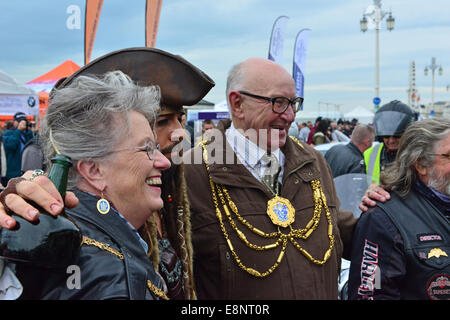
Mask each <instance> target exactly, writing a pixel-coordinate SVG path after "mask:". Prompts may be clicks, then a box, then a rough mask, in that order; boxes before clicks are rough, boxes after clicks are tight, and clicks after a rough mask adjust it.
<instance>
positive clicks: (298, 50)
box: [292, 29, 311, 98]
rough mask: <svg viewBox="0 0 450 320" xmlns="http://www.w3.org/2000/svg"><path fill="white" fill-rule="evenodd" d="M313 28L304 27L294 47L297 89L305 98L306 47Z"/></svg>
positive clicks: (293, 73) (299, 94)
mask: <svg viewBox="0 0 450 320" xmlns="http://www.w3.org/2000/svg"><path fill="white" fill-rule="evenodd" d="M310 33H311V29H302V30H300V31H299V33H298V34H297V38H296V39H295V48H294V63H293V64H294V67H293V71H292V76H293V77H294V80H295V90H296V92H297V97H302V98H304V97H305V96H304V93H303V88H304V86H305V77H304V74H305V59H306V48H307V47H308V41H309V34H310Z"/></svg>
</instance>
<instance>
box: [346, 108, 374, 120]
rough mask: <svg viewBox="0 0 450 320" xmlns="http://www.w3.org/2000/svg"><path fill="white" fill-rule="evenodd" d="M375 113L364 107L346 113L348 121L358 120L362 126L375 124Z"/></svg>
mask: <svg viewBox="0 0 450 320" xmlns="http://www.w3.org/2000/svg"><path fill="white" fill-rule="evenodd" d="M373 116H374V113H373V112H372V111H370V110H368V109H366V108H364V107H361V106H358V107H356V108H355V109H353V110H352V111H350V112H347V113H344V118H345V119H346V120H352V119H353V118H355V119H358V121H359V123H361V124H369V123H372V122H373Z"/></svg>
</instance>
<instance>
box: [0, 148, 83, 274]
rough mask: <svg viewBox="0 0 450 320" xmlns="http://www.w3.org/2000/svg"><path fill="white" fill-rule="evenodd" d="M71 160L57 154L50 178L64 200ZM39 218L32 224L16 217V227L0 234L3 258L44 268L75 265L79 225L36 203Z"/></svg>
mask: <svg viewBox="0 0 450 320" xmlns="http://www.w3.org/2000/svg"><path fill="white" fill-rule="evenodd" d="M71 166H72V162H71V160H70V158H68V157H66V156H64V155H61V154H57V155H56V156H55V157H54V158H53V159H52V167H51V170H50V173H49V176H48V177H49V179H50V180H51V181H52V182H53V184H54V185H55V187H56V188H57V189H58V191H59V193H60V194H61V196H62V197H63V199H64V196H65V194H66V188H67V179H68V174H69V168H70V167H71ZM29 203H30V204H31V205H32V206H33V207H35V208H36V209H38V210H39V213H40V215H39V219H38V220H37V221H35V222H30V221H27V220H25V219H24V218H22V217H20V216H18V215H15V214H13V215H12V217H13V218H14V219H15V220H16V226H15V228H14V229H12V230H8V229H2V230H1V232H0V256H1V257H3V258H5V259H8V260H11V261H12V262H23V263H28V264H32V265H35V266H38V267H44V268H61V267H66V266H68V265H70V264H71V263H73V261H74V259H75V258H76V256H77V254H78V252H79V250H80V247H81V242H82V234H81V231H80V229H79V228H78V226H77V225H76V224H75V223H74V222H73V221H72V220H70V219H69V218H68V217H67V216H66V214H65V212H63V213H62V214H60V215H58V216H56V217H55V216H52V215H51V214H49V213H47V212H46V211H45V210H43V209H42V208H41V207H39V206H38V205H36V204H35V203H34V202H31V201H30V202H29Z"/></svg>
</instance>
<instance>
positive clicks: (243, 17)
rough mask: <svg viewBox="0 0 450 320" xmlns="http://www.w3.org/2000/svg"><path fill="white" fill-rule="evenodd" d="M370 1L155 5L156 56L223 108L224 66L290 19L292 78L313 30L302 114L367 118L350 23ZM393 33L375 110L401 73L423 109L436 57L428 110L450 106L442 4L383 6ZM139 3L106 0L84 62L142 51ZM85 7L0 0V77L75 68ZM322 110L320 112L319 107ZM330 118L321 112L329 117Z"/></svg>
mask: <svg viewBox="0 0 450 320" xmlns="http://www.w3.org/2000/svg"><path fill="white" fill-rule="evenodd" d="M372 4H373V1H372V0H292V1H291V0H280V1H273V0H163V6H162V10H161V17H160V23H159V30H158V37H157V42H156V48H159V49H162V50H166V51H169V52H171V53H174V54H179V55H181V56H183V57H184V58H185V59H187V60H188V61H190V62H191V63H193V64H194V65H196V66H198V67H199V68H200V69H202V70H203V71H204V72H205V73H207V74H208V75H209V76H210V77H211V78H213V79H214V81H215V82H216V86H215V87H214V88H213V89H212V90H211V92H210V93H209V94H208V95H207V96H206V97H205V99H206V100H208V101H211V102H213V103H219V102H221V101H223V100H224V99H225V93H224V92H225V83H226V76H227V73H228V70H229V69H230V67H231V66H232V65H234V64H235V63H238V62H240V61H243V60H245V59H246V58H249V57H264V58H266V57H267V56H268V48H269V42H270V34H271V31H272V26H273V22H274V21H275V20H276V18H277V17H279V16H280V15H286V16H288V17H289V22H288V25H287V29H286V39H285V45H284V64H283V66H284V67H285V68H286V69H287V70H288V71H289V72H290V73H291V72H292V58H293V50H294V41H295V37H296V35H297V33H298V31H300V30H301V29H303V28H309V29H311V30H312V32H311V36H310V41H309V46H308V51H307V57H306V70H305V103H304V109H305V110H306V111H312V110H317V109H318V108H319V107H320V108H321V109H322V110H324V109H325V108H326V107H325V106H326V105H325V104H323V102H325V103H332V104H340V105H341V110H344V111H346V110H351V109H353V108H355V107H357V106H363V107H365V108H367V109H372V108H373V105H372V99H373V97H374V83H375V30H369V31H368V32H366V33H362V32H361V31H360V27H359V21H360V19H361V18H362V14H363V13H364V12H365V10H366V8H367V7H368V6H369V5H372ZM70 5H75V6H78V7H79V8H80V9H81V15H82V17H81V26H80V29H69V28H68V27H67V25H66V22H67V20H68V18H69V16H70V14H69V13H67V8H68V7H69V6H70ZM382 8H383V9H384V10H385V11H389V10H391V11H392V15H393V17H394V18H395V28H394V30H393V31H392V32H389V31H387V30H386V21H385V20H386V19H384V20H383V22H382V28H383V29H382V30H381V31H380V98H381V101H382V102H381V104H384V103H386V102H389V101H391V100H393V99H399V100H402V101H404V102H406V103H407V102H408V100H407V93H406V90H407V89H408V85H409V68H410V64H411V62H412V61H415V64H416V86H417V89H418V91H419V95H420V96H421V102H422V103H425V104H426V103H430V102H431V83H432V80H431V78H432V77H431V73H429V74H428V76H425V75H424V72H423V70H424V68H425V66H426V65H429V64H431V58H432V57H436V62H437V64H439V65H441V66H442V68H443V70H444V73H443V75H442V76H439V75H438V73H437V72H436V77H435V101H442V100H446V101H449V100H450V91H448V90H447V86H448V85H450V15H449V14H448V13H449V12H450V1H448V0H429V1H426V2H424V1H419V0H382ZM144 14H145V0H128V1H123V0H105V1H104V4H103V10H102V13H101V18H100V22H99V27H98V30H97V36H96V39H95V44H94V49H93V52H92V60H93V59H95V58H97V57H99V56H101V55H103V54H105V53H108V52H110V51H114V50H117V49H122V48H127V47H135V46H144V45H145V38H144V35H145V32H144V23H145V16H144ZM83 28H84V0H39V1H37V0H35V1H29V0H14V1H6V0H1V1H0V46H1V47H0V70H3V71H5V72H6V73H8V74H9V75H10V76H12V77H13V78H15V79H16V80H17V81H18V82H19V83H26V82H28V81H30V80H32V79H34V78H36V77H38V76H40V75H41V74H43V73H45V72H47V71H49V70H50V69H52V68H53V67H55V66H57V65H58V64H60V63H62V62H63V61H65V60H66V59H71V60H73V61H74V62H76V63H77V64H79V65H80V66H81V65H83V60H84V56H83V39H84V31H83ZM319 102H321V103H319ZM331 109H332V107H331V105H330V110H331Z"/></svg>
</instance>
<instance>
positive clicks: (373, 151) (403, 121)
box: [364, 100, 416, 184]
mask: <svg viewBox="0 0 450 320" xmlns="http://www.w3.org/2000/svg"><path fill="white" fill-rule="evenodd" d="M415 118H416V117H415V114H414V111H413V110H412V109H411V108H410V107H408V106H407V105H406V104H404V103H402V102H401V101H398V100H393V101H391V102H389V103H387V104H385V105H383V106H382V107H381V108H380V109H378V111H377V112H376V113H375V119H374V123H375V132H376V139H377V140H378V141H379V142H380V143H379V144H375V145H373V146H372V147H371V148H369V149H367V150H366V151H365V152H364V163H365V165H366V172H367V176H368V177H369V178H370V179H371V181H370V182H371V183H374V184H379V183H380V174H381V172H382V171H383V170H384V168H385V167H386V165H387V164H389V163H391V162H393V161H394V160H395V156H396V155H397V149H398V144H399V141H400V137H401V135H402V134H403V132H404V131H405V130H406V128H407V127H408V126H409V125H410V124H411V123H412V122H413V121H414V120H415Z"/></svg>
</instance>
